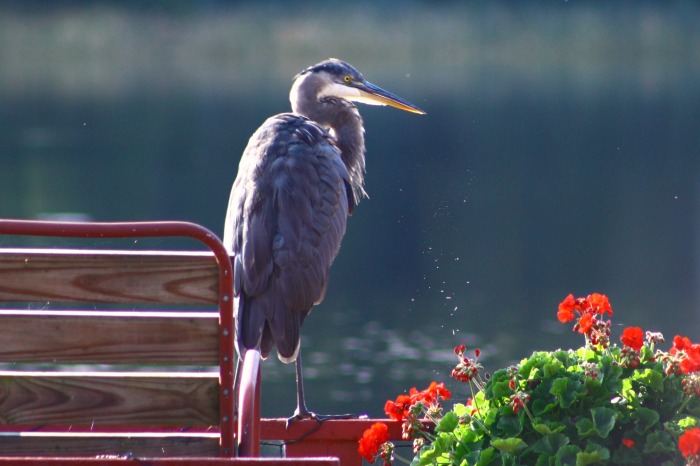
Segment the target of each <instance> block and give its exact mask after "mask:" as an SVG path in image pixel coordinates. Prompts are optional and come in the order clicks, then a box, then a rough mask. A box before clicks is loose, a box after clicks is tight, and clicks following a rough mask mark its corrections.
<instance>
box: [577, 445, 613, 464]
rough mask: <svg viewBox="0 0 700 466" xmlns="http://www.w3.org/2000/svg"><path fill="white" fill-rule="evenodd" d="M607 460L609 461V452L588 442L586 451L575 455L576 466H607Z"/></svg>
mask: <svg viewBox="0 0 700 466" xmlns="http://www.w3.org/2000/svg"><path fill="white" fill-rule="evenodd" d="M608 460H610V450H608V449H607V448H605V447H602V446H600V445H598V444H597V443H593V442H588V445H586V451H582V452H580V453H578V454H577V455H576V466H587V465H589V464H607V462H608Z"/></svg>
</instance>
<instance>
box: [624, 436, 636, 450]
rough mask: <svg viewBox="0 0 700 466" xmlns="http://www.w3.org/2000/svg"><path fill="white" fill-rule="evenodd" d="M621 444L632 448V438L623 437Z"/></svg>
mask: <svg viewBox="0 0 700 466" xmlns="http://www.w3.org/2000/svg"><path fill="white" fill-rule="evenodd" d="M622 444H623V445H624V446H626V447H627V448H632V447H633V446H634V440H632V439H631V438H623V439H622Z"/></svg>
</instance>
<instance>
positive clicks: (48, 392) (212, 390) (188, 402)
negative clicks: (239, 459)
mask: <svg viewBox="0 0 700 466" xmlns="http://www.w3.org/2000/svg"><path fill="white" fill-rule="evenodd" d="M173 375H175V374H173ZM181 375H182V374H178V376H177V377H175V376H173V377H169V378H167V379H165V378H164V377H152V376H151V377H149V374H141V373H111V374H109V376H107V375H104V374H99V373H98V375H95V376H85V375H83V373H48V374H40V373H28V374H26V375H24V376H23V375H21V374H20V376H10V373H8V372H6V371H5V372H0V424H13V425H17V424H34V425H41V424H90V423H93V422H95V423H99V424H153V425H180V426H191V425H200V426H201V425H203V426H209V425H218V423H219V387H218V379H217V378H215V377H216V374H189V375H192V377H181Z"/></svg>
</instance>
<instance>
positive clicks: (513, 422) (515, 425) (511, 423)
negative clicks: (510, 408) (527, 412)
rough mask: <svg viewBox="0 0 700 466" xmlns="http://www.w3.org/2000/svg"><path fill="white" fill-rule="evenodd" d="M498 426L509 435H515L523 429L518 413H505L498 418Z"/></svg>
mask: <svg viewBox="0 0 700 466" xmlns="http://www.w3.org/2000/svg"><path fill="white" fill-rule="evenodd" d="M497 427H498V428H499V429H500V430H501V432H502V433H503V434H504V435H506V436H508V437H515V436H516V435H520V433H521V432H522V431H523V426H522V424H521V423H520V416H519V415H517V414H504V415H503V416H501V418H500V419H499V420H498V424H497Z"/></svg>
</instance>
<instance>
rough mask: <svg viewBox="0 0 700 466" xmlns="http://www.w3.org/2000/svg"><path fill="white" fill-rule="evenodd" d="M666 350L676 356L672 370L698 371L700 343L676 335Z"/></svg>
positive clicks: (699, 368)
mask: <svg viewBox="0 0 700 466" xmlns="http://www.w3.org/2000/svg"><path fill="white" fill-rule="evenodd" d="M668 352H669V354H670V355H671V356H675V357H676V358H678V359H677V367H676V368H674V370H673V371H672V372H675V373H683V374H692V373H693V372H698V371H700V344H698V343H693V342H692V341H690V339H689V338H688V337H682V336H680V335H676V336H675V337H674V338H673V346H672V347H671V349H670V350H669V351H668Z"/></svg>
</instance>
